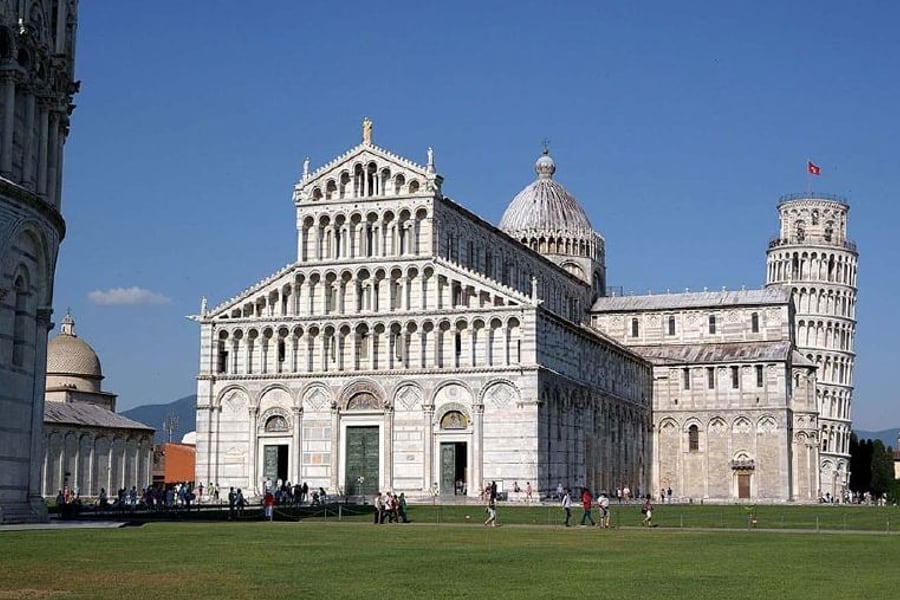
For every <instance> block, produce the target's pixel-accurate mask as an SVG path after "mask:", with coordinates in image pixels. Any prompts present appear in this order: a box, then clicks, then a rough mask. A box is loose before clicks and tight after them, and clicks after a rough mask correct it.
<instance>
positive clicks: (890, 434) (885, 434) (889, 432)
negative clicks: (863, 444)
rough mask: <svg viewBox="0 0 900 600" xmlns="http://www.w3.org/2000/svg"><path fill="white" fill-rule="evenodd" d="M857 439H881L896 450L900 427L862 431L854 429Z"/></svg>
mask: <svg viewBox="0 0 900 600" xmlns="http://www.w3.org/2000/svg"><path fill="white" fill-rule="evenodd" d="M854 433H855V434H856V437H857V439H860V440H881V441H882V442H883V443H884V445H885V446H886V447H887V446H889V447H891V448H893V449H894V450H897V435H898V434H900V427H898V428H897V429H884V430H882V431H862V430H860V429H855V430H854Z"/></svg>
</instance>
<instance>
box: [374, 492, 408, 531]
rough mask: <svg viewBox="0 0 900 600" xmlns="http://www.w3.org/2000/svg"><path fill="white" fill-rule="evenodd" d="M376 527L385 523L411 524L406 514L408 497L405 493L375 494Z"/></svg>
mask: <svg viewBox="0 0 900 600" xmlns="http://www.w3.org/2000/svg"><path fill="white" fill-rule="evenodd" d="M373 504H374V506H375V517H374V518H375V525H381V524H383V523H409V516H408V514H407V512H406V496H405V495H404V494H403V492H400V494H399V495H397V494H392V493H391V492H385V493H383V494H382V493H381V492H378V493H377V494H375V501H374V503H373Z"/></svg>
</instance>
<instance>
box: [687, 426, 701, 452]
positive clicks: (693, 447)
mask: <svg viewBox="0 0 900 600" xmlns="http://www.w3.org/2000/svg"><path fill="white" fill-rule="evenodd" d="M699 451H700V428H699V427H697V426H696V425H691V426H690V427H688V452H699Z"/></svg>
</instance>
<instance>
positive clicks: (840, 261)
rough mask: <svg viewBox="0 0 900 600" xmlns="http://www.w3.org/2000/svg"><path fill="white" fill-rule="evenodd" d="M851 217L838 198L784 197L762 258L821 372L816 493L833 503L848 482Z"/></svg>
mask: <svg viewBox="0 0 900 600" xmlns="http://www.w3.org/2000/svg"><path fill="white" fill-rule="evenodd" d="M849 212H850V205H849V204H848V203H847V201H846V200H845V199H844V198H840V197H837V196H830V195H826V194H794V195H790V196H785V197H783V198H782V199H781V202H779V204H778V214H779V218H780V222H781V227H780V231H779V234H778V236H777V237H776V238H775V239H773V240H772V241H770V242H769V251H768V253H767V266H768V268H767V271H766V285H767V286H768V287H770V288H776V287H782V288H786V289H789V290H791V291H792V292H793V294H794V302H795V303H796V306H797V311H796V316H795V321H794V327H795V331H796V341H797V346H798V347H799V349H800V352H801V353H803V355H804V356H806V358H807V359H808V360H810V361H812V362H813V363H815V364H816V365H817V366H818V367H819V369H818V380H819V385H818V387H817V389H816V402H817V406H818V411H819V430H820V434H819V438H820V444H821V448H820V455H821V486H822V489H821V492H822V494H823V495H824V494H828V495H829V496H830V497H831V498H842V497H843V495H844V493H845V492H846V491H847V484H848V483H849V481H850V470H849V467H850V432H851V429H852V427H851V421H850V409H851V405H852V404H853V366H854V361H855V358H856V353H855V352H854V337H855V335H856V289H857V288H856V285H857V283H856V270H857V261H858V258H859V254H858V253H857V251H856V244H854V243H853V242H852V241H850V240H849V239H848V238H847V217H848V213H849Z"/></svg>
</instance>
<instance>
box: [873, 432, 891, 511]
mask: <svg viewBox="0 0 900 600" xmlns="http://www.w3.org/2000/svg"><path fill="white" fill-rule="evenodd" d="M871 483H872V486H871V488H872V489H871V491H872V493H873V494H875V496H876V497H880V496H881V495H882V494H886V493H888V491H890V489H891V487H892V486H893V484H894V453H893V452H891V449H890V448H885V447H884V442H882V441H881V440H875V441H874V442H872V482H871Z"/></svg>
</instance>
